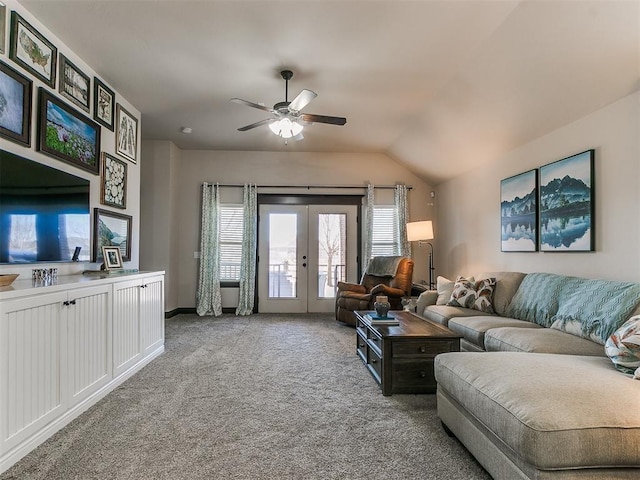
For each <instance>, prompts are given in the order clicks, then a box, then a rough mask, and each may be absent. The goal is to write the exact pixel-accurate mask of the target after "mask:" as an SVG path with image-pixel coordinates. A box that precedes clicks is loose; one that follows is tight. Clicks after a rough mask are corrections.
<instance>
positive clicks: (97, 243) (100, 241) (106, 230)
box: [93, 208, 132, 262]
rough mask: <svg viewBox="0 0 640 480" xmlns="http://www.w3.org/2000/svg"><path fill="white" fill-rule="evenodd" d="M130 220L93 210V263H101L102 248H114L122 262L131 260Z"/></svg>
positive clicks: (115, 214) (117, 214)
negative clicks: (117, 250) (118, 252)
mask: <svg viewBox="0 0 640 480" xmlns="http://www.w3.org/2000/svg"><path fill="white" fill-rule="evenodd" d="M131 220H132V217H131V216H129V215H124V214H122V213H116V212H110V211H108V210H102V209H100V208H94V209H93V261H94V262H102V261H104V260H103V256H102V247H116V248H118V249H119V250H120V256H121V257H122V260H124V261H128V260H130V259H131Z"/></svg>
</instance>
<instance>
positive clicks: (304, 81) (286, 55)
mask: <svg viewBox="0 0 640 480" xmlns="http://www.w3.org/2000/svg"><path fill="white" fill-rule="evenodd" d="M20 3H22V4H23V5H24V6H25V7H26V8H27V9H28V10H29V11H30V12H31V13H32V14H33V15H34V16H35V17H36V18H38V19H39V20H40V21H41V22H42V23H44V24H45V25H46V26H47V27H48V28H49V29H50V30H51V31H52V32H53V33H54V34H55V35H57V36H58V37H59V38H60V39H61V40H62V41H63V42H65V43H66V44H67V45H68V47H69V48H71V49H72V50H73V51H74V52H75V53H76V54H77V55H79V56H80V57H81V58H82V59H83V60H84V61H85V62H87V63H88V64H89V65H91V66H92V67H93V68H94V69H95V70H96V71H97V72H98V75H100V76H101V77H102V78H103V80H105V81H106V82H107V83H109V84H110V85H111V86H112V87H114V88H115V89H116V90H117V91H118V92H119V93H120V94H122V95H123V96H124V97H125V98H126V99H127V100H128V101H130V102H131V103H132V104H133V105H134V106H135V107H136V108H138V109H139V110H140V111H141V112H142V136H143V138H145V139H163V140H171V141H172V142H174V143H175V144H176V145H177V146H178V147H180V148H182V149H214V150H260V151H315V152H383V153H386V154H388V155H390V156H391V157H393V158H395V159H396V160H398V161H399V162H402V163H404V164H405V165H407V166H408V167H409V168H410V169H411V170H413V171H414V172H416V173H417V174H419V175H420V176H422V177H423V178H424V179H426V180H428V181H430V182H432V183H438V182H440V181H442V180H445V179H447V178H451V177H452V176H455V175H457V174H460V173H462V172H464V171H467V170H469V169H470V168H473V167H474V166H478V165H479V164H482V163H484V162H490V161H491V160H494V159H496V158H499V156H500V155H501V154H503V153H504V152H506V151H508V150H510V149H512V148H515V147H517V146H518V145H522V144H524V143H526V142H528V141H531V140H532V139H534V138H537V137H539V136H541V135H543V134H545V133H547V132H550V131H552V130H554V129H556V128H558V127H560V126H562V125H565V124H567V123H569V122H571V121H573V120H575V119H577V118H580V117H582V116H584V115H586V114H588V113H590V112H593V111H595V110H597V109H599V108H601V107H603V106H605V105H607V104H609V103H611V102H613V101H615V100H617V99H618V98H621V97H623V96H625V95H628V94H629V93H631V92H633V91H635V90H637V89H638V88H640V0H630V1H618V0H610V1H608V0H597V1H590V2H588V1H580V0H575V1H573V0H565V1H563V0H556V1H546V0H526V1H509V0H499V1H489V0H470V1H468V0H467V1H465V0H458V1H456V0H453V1H452V0H441V1H437V0H424V1H419V0H414V1H399V0H380V1H372V0H369V1H367V0H325V1H316V0H285V1H276V0H268V1H267V0H263V1H244V0H234V1H218V0H210V1H202V0H201V1H190V0H173V1H169V0H159V1H149V0H75V1H71V0H20ZM285 67H286V68H289V69H291V70H293V72H294V78H293V79H292V80H291V81H290V82H289V100H291V99H292V97H293V96H295V95H296V94H297V93H298V92H299V91H300V90H302V89H303V88H307V89H310V90H314V91H315V92H316V93H318V97H317V98H316V99H315V100H314V101H313V102H312V103H311V104H310V105H309V106H308V107H306V108H305V109H304V111H305V112H306V113H316V114H323V115H333V116H344V117H347V124H346V125H345V126H344V127H339V126H331V125H323V124H317V123H316V124H313V125H311V126H309V127H308V128H306V129H305V132H304V133H305V139H304V140H302V141H301V142H289V145H284V142H283V141H282V140H281V139H279V138H278V137H276V136H275V135H273V134H271V133H270V131H269V130H268V128H267V127H260V128H257V129H254V130H251V131H248V132H238V131H237V128H238V127H241V126H243V125H247V124H250V123H253V122H256V121H258V120H261V119H263V118H267V117H268V116H269V114H268V113H266V112H262V111H260V110H257V109H252V108H248V107H245V106H241V105H237V104H234V103H231V102H229V99H230V98H232V97H240V98H243V99H246V100H249V101H252V102H256V103H264V104H265V105H267V106H269V107H270V106H272V105H273V104H275V103H276V102H280V101H283V100H284V81H283V80H282V79H281V77H280V74H279V71H280V70H281V69H282V68H285ZM183 126H188V127H191V128H193V134H191V135H184V134H182V133H180V128H181V127H183Z"/></svg>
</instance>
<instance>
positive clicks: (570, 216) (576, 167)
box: [539, 150, 595, 252]
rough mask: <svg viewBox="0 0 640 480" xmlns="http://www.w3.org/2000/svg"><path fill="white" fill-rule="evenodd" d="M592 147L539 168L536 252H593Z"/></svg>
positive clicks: (593, 198)
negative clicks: (537, 249) (538, 222)
mask: <svg viewBox="0 0 640 480" xmlns="http://www.w3.org/2000/svg"><path fill="white" fill-rule="evenodd" d="M594 157H595V155H594V150H587V151H586V152H582V153H578V154H577V155H572V156H571V157H567V158H563V159H562V160H558V161H557V162H553V163H550V164H548V165H544V166H543V167H540V189H539V204H540V220H539V221H540V251H542V252H593V251H594V250H595V246H594V239H595V231H594V225H593V222H594V218H595V216H594V205H595V197H594V173H593V172H594Z"/></svg>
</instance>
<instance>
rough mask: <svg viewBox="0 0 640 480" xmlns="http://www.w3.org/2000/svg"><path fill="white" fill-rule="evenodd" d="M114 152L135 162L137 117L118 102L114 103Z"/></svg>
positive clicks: (136, 153)
mask: <svg viewBox="0 0 640 480" xmlns="http://www.w3.org/2000/svg"><path fill="white" fill-rule="evenodd" d="M116 153H117V154H118V155H120V156H122V157H124V158H126V159H127V160H129V161H130V162H132V163H137V158H138V157H137V155H138V119H137V118H136V117H134V116H133V115H132V114H131V113H129V112H128V111H127V109H126V108H124V107H123V106H122V105H120V104H119V103H118V104H117V105H116Z"/></svg>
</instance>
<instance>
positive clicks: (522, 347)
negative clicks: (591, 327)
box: [484, 327, 605, 357]
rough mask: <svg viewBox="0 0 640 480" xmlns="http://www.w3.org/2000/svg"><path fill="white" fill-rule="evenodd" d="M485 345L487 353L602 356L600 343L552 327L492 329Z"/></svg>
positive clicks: (602, 348)
mask: <svg viewBox="0 0 640 480" xmlns="http://www.w3.org/2000/svg"><path fill="white" fill-rule="evenodd" d="M484 348H485V350H486V351H487V352H530V353H558V354H563V355H592V356H600V357H602V356H605V353H604V347H603V346H602V345H600V344H599V343H595V342H592V341H590V340H587V339H586V338H582V337H576V336H575V335H571V334H569V333H566V332H562V331H560V330H553V329H551V328H537V329H525V328H514V327H504V328H494V329H492V330H489V331H488V332H487V333H486V334H485V336H484Z"/></svg>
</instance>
